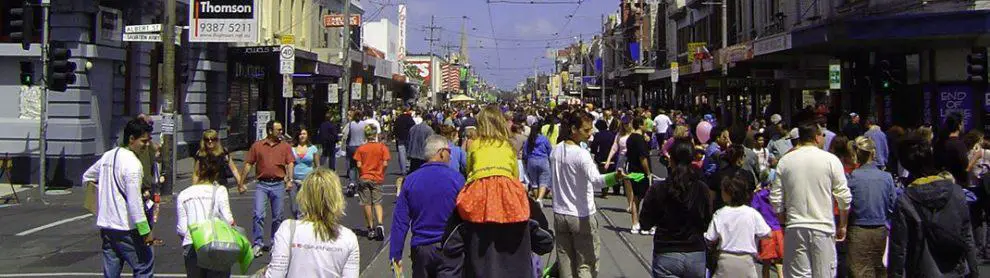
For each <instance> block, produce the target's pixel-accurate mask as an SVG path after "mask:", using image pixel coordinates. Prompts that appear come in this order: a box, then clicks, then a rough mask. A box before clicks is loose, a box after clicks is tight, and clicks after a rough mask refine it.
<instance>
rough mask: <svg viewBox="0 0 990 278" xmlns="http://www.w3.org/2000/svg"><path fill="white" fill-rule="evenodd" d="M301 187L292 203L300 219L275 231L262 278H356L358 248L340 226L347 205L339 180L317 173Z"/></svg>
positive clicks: (324, 172) (327, 173)
mask: <svg viewBox="0 0 990 278" xmlns="http://www.w3.org/2000/svg"><path fill="white" fill-rule="evenodd" d="M302 184H303V185H302V190H300V191H299V195H298V196H296V202H298V203H299V208H300V210H301V212H302V215H303V217H302V219H300V220H288V221H287V223H285V224H286V225H282V226H281V227H279V228H278V232H276V233H275V244H274V246H273V247H272V261H271V263H269V264H268V268H267V270H266V272H265V277H268V278H283V277H321V278H322V277H341V278H357V277H358V271H359V268H360V265H359V260H360V258H361V254H360V248H359V247H358V239H357V236H356V235H354V232H352V231H351V230H350V229H348V228H347V227H344V226H343V225H341V221H342V220H343V217H344V207H346V205H347V204H346V203H345V201H344V196H343V194H341V192H342V189H341V188H340V178H338V177H337V173H334V172H331V171H329V170H326V169H317V170H315V171H313V173H311V174H310V175H308V176H307V177H306V179H304V180H303V183H302Z"/></svg>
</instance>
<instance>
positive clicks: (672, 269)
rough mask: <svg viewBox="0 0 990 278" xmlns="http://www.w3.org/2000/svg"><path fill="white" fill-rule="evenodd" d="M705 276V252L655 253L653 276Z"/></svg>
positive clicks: (692, 277)
mask: <svg viewBox="0 0 990 278" xmlns="http://www.w3.org/2000/svg"><path fill="white" fill-rule="evenodd" d="M676 277H683V278H704V277H705V252H704V251H698V252H686V253H679V252H669V253H653V278H676Z"/></svg>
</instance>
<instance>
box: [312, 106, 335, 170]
mask: <svg viewBox="0 0 990 278" xmlns="http://www.w3.org/2000/svg"><path fill="white" fill-rule="evenodd" d="M333 114H334V113H333V112H327V115H326V119H325V121H323V123H322V124H320V130H319V133H318V135H319V141H317V142H319V143H320V145H321V146H320V150H321V152H320V161H319V162H320V165H323V166H326V167H327V168H330V170H334V171H337V143H338V142H339V141H340V128H339V127H337V124H335V123H334V120H333V117H334V115H333Z"/></svg>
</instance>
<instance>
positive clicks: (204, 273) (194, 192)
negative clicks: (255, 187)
mask: <svg viewBox="0 0 990 278" xmlns="http://www.w3.org/2000/svg"><path fill="white" fill-rule="evenodd" d="M228 166H229V162H228V160H227V157H226V155H225V154H221V155H213V154H207V155H203V156H198V155H197V156H196V163H195V166H194V167H195V168H194V169H193V173H194V175H193V185H192V186H189V187H187V188H186V189H184V190H182V192H180V193H179V196H178V198H176V201H175V207H176V214H175V217H176V219H178V223H177V224H176V230H177V232H178V234H179V238H180V239H181V240H182V256H183V257H184V258H185V267H186V277H194V278H214V277H230V268H229V266H228V268H227V269H206V268H201V267H200V266H199V263H198V254H197V253H196V248H193V239H192V235H190V228H189V226H190V225H193V224H198V223H202V222H209V221H213V220H214V219H220V220H223V222H225V223H228V224H230V225H232V226H233V225H235V223H234V214H233V213H231V211H230V199H229V197H228V193H227V187H225V186H222V185H220V184H218V182H219V178H220V174H221V172H222V171H223V169H224V168H226V167H228Z"/></svg>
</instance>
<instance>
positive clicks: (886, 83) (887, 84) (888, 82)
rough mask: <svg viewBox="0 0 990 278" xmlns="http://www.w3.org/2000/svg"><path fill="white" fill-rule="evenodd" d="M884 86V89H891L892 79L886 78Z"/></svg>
mask: <svg viewBox="0 0 990 278" xmlns="http://www.w3.org/2000/svg"><path fill="white" fill-rule="evenodd" d="M883 88H884V89H890V81H886V80H884V81H883Z"/></svg>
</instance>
